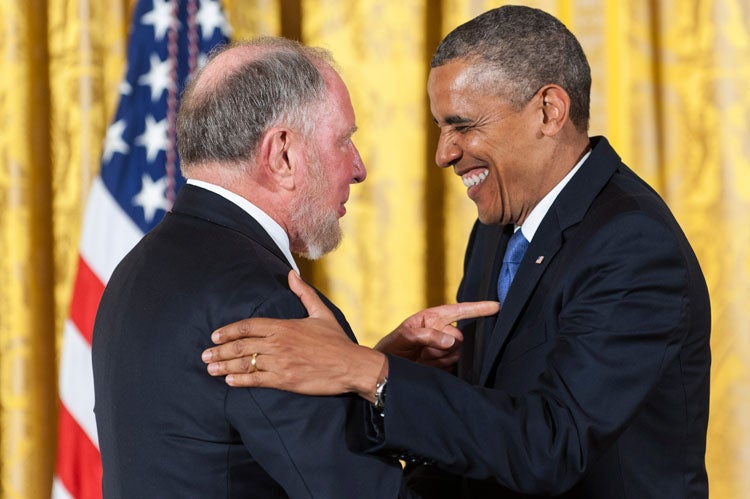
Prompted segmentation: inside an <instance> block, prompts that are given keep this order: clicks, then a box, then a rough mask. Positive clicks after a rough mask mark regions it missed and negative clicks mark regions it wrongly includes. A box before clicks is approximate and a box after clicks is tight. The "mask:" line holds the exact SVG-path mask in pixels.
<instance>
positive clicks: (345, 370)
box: [203, 272, 498, 401]
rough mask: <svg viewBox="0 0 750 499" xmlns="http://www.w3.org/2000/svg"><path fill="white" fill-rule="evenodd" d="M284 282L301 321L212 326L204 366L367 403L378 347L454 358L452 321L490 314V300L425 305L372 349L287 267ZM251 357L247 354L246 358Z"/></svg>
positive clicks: (247, 380)
mask: <svg viewBox="0 0 750 499" xmlns="http://www.w3.org/2000/svg"><path fill="white" fill-rule="evenodd" d="M289 286H290V288H291V289H292V291H294V293H295V294H297V296H299V298H300V300H301V301H302V303H303V304H304V306H305V308H306V309H307V312H308V314H309V317H307V318H305V319H289V320H280V319H266V318H252V319H245V320H243V321H239V322H236V323H233V324H229V325H228V326H224V327H223V328H220V329H218V330H216V331H215V332H214V333H213V335H212V340H213V341H214V342H215V343H217V344H218V346H216V347H213V348H210V349H208V350H206V351H205V352H204V353H203V360H204V361H205V362H207V363H208V371H209V373H210V374H212V375H214V376H224V375H226V376H227V378H226V382H227V383H228V384H229V385H232V386H252V387H267V388H278V389H282V390H288V391H293V392H297V393H304V394H308V395H334V394H339V393H347V392H354V393H357V394H359V395H360V396H361V397H363V398H365V399H367V400H370V401H373V400H374V393H373V392H374V387H375V384H376V383H377V381H378V380H381V379H382V378H383V377H385V376H387V373H388V365H387V360H386V357H385V355H384V353H390V354H393V355H398V356H401V357H404V358H407V359H409V360H413V361H419V362H423V363H427V364H431V365H437V366H447V365H450V364H452V363H454V362H455V361H456V360H457V358H458V346H459V345H460V342H461V340H462V339H463V337H462V336H461V333H460V331H458V329H456V328H455V327H454V326H453V325H452V323H453V322H454V321H457V320H460V319H464V318H469V317H476V316H483V315H491V314H494V313H497V310H498V304H497V303H496V302H478V303H462V304H454V305H443V306H440V307H433V308H430V309H427V310H424V311H422V312H419V313H417V314H415V315H413V316H411V317H409V318H408V319H406V320H405V321H404V322H403V323H402V324H401V325H400V326H399V327H398V328H396V330H395V331H393V332H392V333H390V334H389V335H388V336H386V337H385V338H383V339H382V340H381V341H380V342H379V343H378V345H377V346H376V348H375V349H370V348H367V347H363V346H361V345H357V344H356V343H352V342H351V341H350V340H349V338H348V337H347V336H346V334H345V333H344V332H343V331H342V330H341V327H340V326H339V324H338V322H337V321H336V319H335V318H334V317H333V314H332V313H331V311H330V310H328V308H327V307H326V306H325V305H324V304H323V303H322V301H321V300H320V299H319V297H318V295H317V293H316V292H315V290H314V289H312V288H311V287H310V286H308V285H306V284H305V283H304V282H303V281H302V279H301V278H300V277H299V276H298V275H297V274H296V273H295V272H290V274H289ZM253 359H255V360H254V361H253Z"/></svg>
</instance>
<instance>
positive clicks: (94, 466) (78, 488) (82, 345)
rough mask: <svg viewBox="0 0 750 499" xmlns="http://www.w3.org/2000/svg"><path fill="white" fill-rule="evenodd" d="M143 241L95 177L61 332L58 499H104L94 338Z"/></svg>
mask: <svg viewBox="0 0 750 499" xmlns="http://www.w3.org/2000/svg"><path fill="white" fill-rule="evenodd" d="M141 237H143V233H142V232H141V230H140V229H139V228H138V227H137V226H136V225H135V224H134V223H133V221H132V220H131V219H130V217H128V216H127V214H126V213H125V212H124V211H123V210H122V209H121V208H120V206H119V205H118V204H117V202H116V201H115V199H114V198H113V197H112V195H111V194H110V192H109V191H108V190H107V188H106V187H105V185H104V183H103V182H102V180H101V178H99V177H97V178H96V180H95V181H94V183H93V185H92V187H91V192H90V193H89V198H88V201H87V203H86V211H85V216H84V221H83V228H82V235H81V246H80V250H79V253H80V255H79V259H78V272H77V275H76V280H75V286H74V289H73V299H72V302H71V305H70V316H69V317H68V319H67V320H66V321H65V329H64V332H63V346H62V353H61V356H60V380H59V390H60V416H59V422H58V445H57V464H56V474H55V479H54V484H53V489H52V497H53V498H55V499H58V498H82V499H89V498H92V499H93V498H100V497H101V496H102V486H101V483H102V466H101V460H100V457H99V444H98V438H97V433H96V421H95V419H94V380H93V372H92V367H91V336H92V333H93V329H94V319H95V318H96V310H97V307H98V306H99V300H100V299H101V296H102V293H103V292H104V286H105V284H106V282H107V281H108V280H109V277H110V276H111V275H112V272H113V271H114V269H115V267H116V266H117V264H118V263H119V262H120V260H121V259H122V258H123V257H124V256H125V255H126V254H127V253H128V251H130V250H131V248H133V246H135V244H136V243H137V242H138V241H139V240H140V239H141Z"/></svg>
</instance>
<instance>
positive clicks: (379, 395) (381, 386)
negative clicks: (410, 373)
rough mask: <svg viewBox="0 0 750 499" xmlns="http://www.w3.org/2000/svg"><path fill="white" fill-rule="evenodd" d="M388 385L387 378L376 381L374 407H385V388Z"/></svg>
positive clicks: (381, 408)
mask: <svg viewBox="0 0 750 499" xmlns="http://www.w3.org/2000/svg"><path fill="white" fill-rule="evenodd" d="M387 385H388V378H383V381H380V382H378V384H377V385H375V403H374V404H373V405H374V406H375V409H377V410H379V411H381V412H382V411H383V409H385V389H386V386H387Z"/></svg>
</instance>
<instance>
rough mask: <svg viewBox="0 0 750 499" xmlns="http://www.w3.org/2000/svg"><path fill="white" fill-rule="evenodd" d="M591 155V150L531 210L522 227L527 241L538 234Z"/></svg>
mask: <svg viewBox="0 0 750 499" xmlns="http://www.w3.org/2000/svg"><path fill="white" fill-rule="evenodd" d="M590 155H591V151H590V150H589V151H588V152H587V153H586V154H584V155H583V157H582V158H581V159H580V160H579V161H578V163H576V165H575V166H574V167H573V169H572V170H570V171H569V172H568V174H567V175H565V177H564V178H563V179H562V180H561V181H560V182H558V183H557V185H556V186H555V187H553V188H552V190H551V191H549V192H548V193H547V195H546V196H544V197H543V198H542V200H541V201H539V203H537V205H536V206H534V209H533V210H531V213H529V216H528V217H526V220H525V221H524V222H523V225H522V226H521V230H522V231H523V236H524V237H525V238H526V240H527V241H529V242H531V238H533V237H534V234H536V230H537V229H538V228H539V224H541V223H542V220H543V219H544V216H545V215H546V214H547V212H548V211H549V209H550V207H551V206H552V203H554V202H555V199H556V198H557V195H558V194H560V191H562V190H563V187H565V186H566V185H567V184H568V182H570V179H571V178H573V175H575V174H576V172H577V171H578V170H579V169H580V168H581V165H582V164H583V162H584V161H586V159H588V157H589V156H590Z"/></svg>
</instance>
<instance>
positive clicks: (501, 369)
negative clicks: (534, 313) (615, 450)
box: [370, 214, 691, 494]
mask: <svg viewBox="0 0 750 499" xmlns="http://www.w3.org/2000/svg"><path fill="white" fill-rule="evenodd" d="M576 255H577V257H576V259H575V263H571V264H570V265H569V266H568V268H567V269H566V270H565V272H564V273H561V277H560V278H559V281H558V282H557V283H556V286H554V289H549V290H546V292H548V293H552V294H554V296H553V297H552V298H553V301H557V303H558V305H559V313H557V314H556V315H555V317H553V318H550V319H548V320H547V321H531V323H532V324H534V325H535V326H534V327H535V329H534V330H532V329H531V328H529V329H526V330H525V329H523V328H522V329H521V330H520V331H518V332H517V334H518V336H517V337H516V339H517V340H518V344H522V345H524V347H523V348H518V347H516V351H515V353H514V354H513V355H512V356H511V357H512V358H509V359H505V362H506V365H502V366H496V369H495V370H494V372H495V373H496V376H500V378H496V379H495V385H496V386H502V385H506V386H511V385H512V380H505V382H504V380H503V379H502V376H504V375H510V374H511V373H514V372H516V373H522V372H523V370H524V363H525V362H527V361H528V360H529V359H530V358H531V356H534V355H538V350H537V349H539V348H548V353H547V354H546V355H545V356H543V363H544V364H543V368H542V369H541V370H540V372H541V374H540V375H539V376H538V378H537V379H535V380H533V381H532V382H531V383H530V388H528V389H524V390H522V391H520V392H518V393H514V392H513V390H511V389H496V388H486V387H481V386H472V385H471V384H469V383H467V382H465V381H463V380H461V379H458V378H456V377H454V376H452V375H450V374H448V373H446V372H444V371H440V370H437V369H431V368H428V367H424V366H420V365H417V364H414V363H411V362H408V361H405V360H403V359H399V358H394V357H390V358H389V362H390V366H389V383H388V395H387V402H386V404H387V405H386V411H385V424H384V435H385V438H384V441H382V442H381V443H380V444H376V445H373V446H372V447H371V448H370V450H371V451H383V450H397V451H403V450H406V451H408V452H410V453H413V454H416V455H419V456H423V457H425V458H427V459H430V460H433V461H435V463H436V464H437V466H439V467H441V468H443V469H445V470H449V471H451V472H453V473H456V474H459V475H462V476H465V477H467V478H475V479H486V478H492V479H494V480H496V481H498V482H499V483H501V484H503V485H505V486H507V487H510V488H511V489H513V490H517V491H521V492H526V493H536V494H559V493H561V492H563V491H565V490H567V489H568V488H570V487H571V486H572V485H573V484H574V483H576V482H577V481H578V480H579V479H580V478H581V476H582V475H583V474H584V473H585V471H586V469H587V467H588V466H590V464H591V462H592V461H593V460H595V459H596V458H597V457H598V455H600V454H601V453H602V452H603V451H604V449H606V448H607V447H608V446H609V445H610V444H611V443H612V442H613V441H614V440H615V439H616V438H617V436H618V435H619V434H620V433H621V432H622V431H623V430H624V428H625V427H626V426H627V425H628V423H629V421H630V420H631V419H632V418H633V416H634V414H635V413H636V411H638V409H639V407H640V406H641V404H643V403H644V400H645V399H646V398H647V396H648V394H649V392H650V391H651V390H652V389H654V385H655V384H656V382H657V380H658V379H659V378H660V376H661V375H662V370H663V369H664V366H665V365H666V364H667V363H669V362H670V360H672V359H673V358H674V357H675V356H676V355H677V354H678V352H679V345H680V343H681V342H683V341H685V335H686V331H687V330H688V326H687V324H688V322H689V316H690V313H691V310H690V307H691V303H690V302H689V299H688V296H689V295H688V293H687V291H686V290H687V288H688V284H687V282H688V275H687V274H688V272H687V269H688V265H687V264H686V261H685V260H686V256H685V254H684V253H683V248H681V246H680V244H678V242H677V241H676V239H675V236H674V234H673V232H672V231H671V230H669V229H668V228H667V227H666V226H665V225H664V224H662V223H661V222H659V221H656V220H654V219H652V218H649V217H646V216H643V215H638V214H630V215H621V216H619V217H618V218H617V219H616V220H612V221H611V223H608V225H607V226H605V227H603V228H601V229H600V230H598V231H597V232H596V234H595V235H594V236H593V237H591V238H589V239H587V240H586V242H585V244H581V245H580V247H578V248H576ZM522 320H523V319H522ZM523 335H526V336H525V337H524V336H523ZM507 348H508V349H510V348H513V347H512V345H510V344H509V345H507ZM654 425H655V426H658V423H655V424H654Z"/></svg>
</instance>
